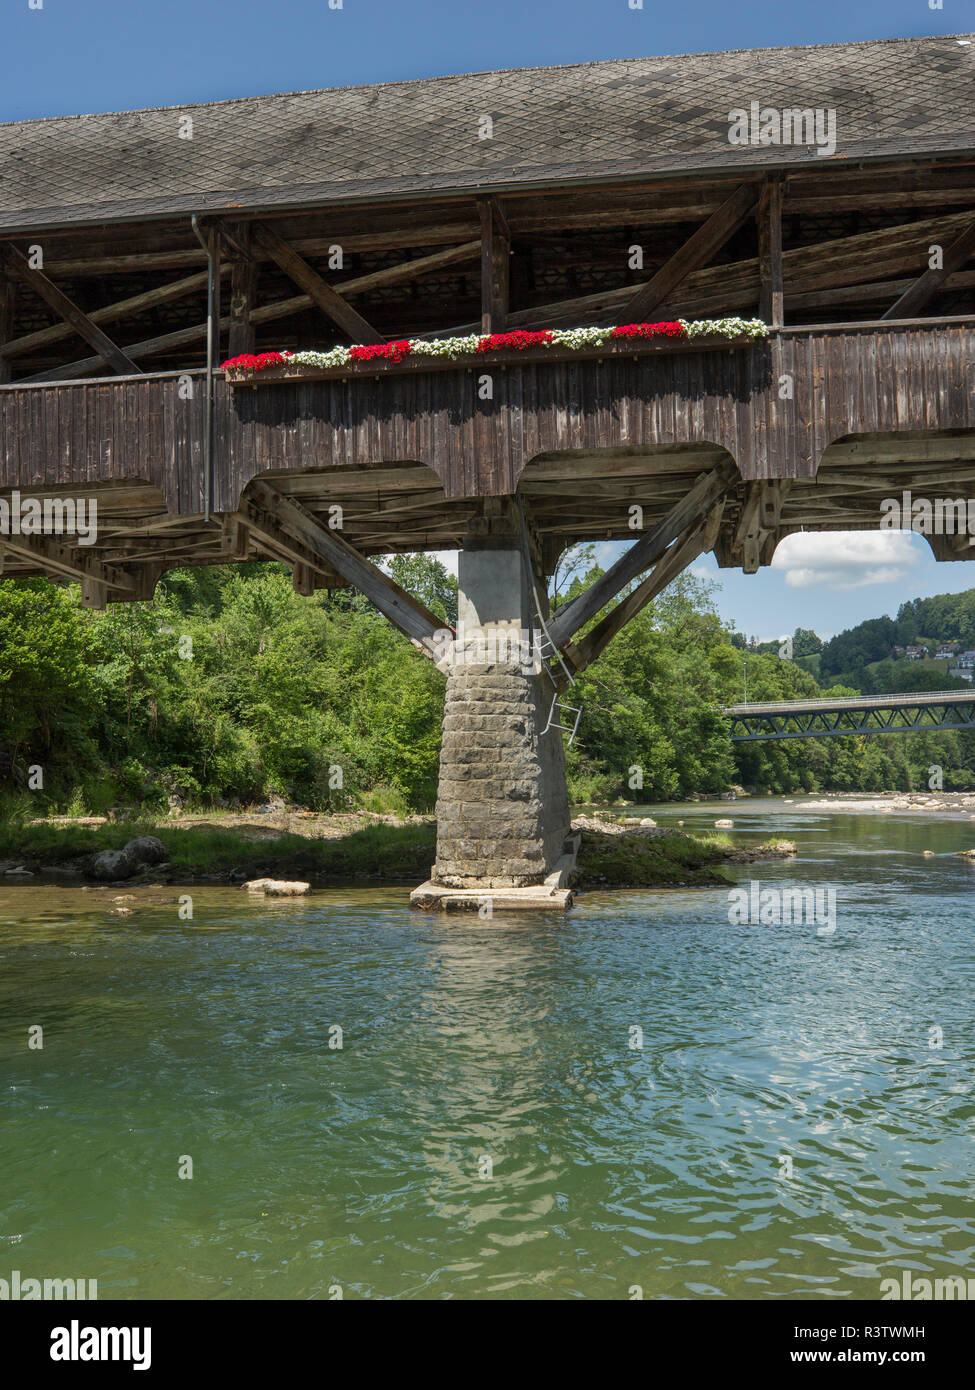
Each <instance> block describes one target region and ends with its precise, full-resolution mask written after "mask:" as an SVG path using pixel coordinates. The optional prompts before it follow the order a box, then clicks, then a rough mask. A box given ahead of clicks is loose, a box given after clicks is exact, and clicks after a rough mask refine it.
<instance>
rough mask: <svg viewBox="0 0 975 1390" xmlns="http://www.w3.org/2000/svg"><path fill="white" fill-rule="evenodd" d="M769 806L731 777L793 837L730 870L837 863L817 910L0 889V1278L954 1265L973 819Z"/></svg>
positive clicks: (974, 1046) (967, 1032)
mask: <svg viewBox="0 0 975 1390" xmlns="http://www.w3.org/2000/svg"><path fill="white" fill-rule="evenodd" d="M778 811H779V814H778V815H777V817H776V819H775V821H774V823H773V822H772V820H771V819H770V814H769V808H768V807H764V806H756V805H751V804H746V805H744V806H742V805H737V806H735V807H734V808H733V810H732V815H733V818H734V819H735V822H736V830H735V834H736V836H738V835H740V836H741V838H742V839H743V840H747V839H748V838H750V837H751V836H754V837H756V838H764V837H765V836H767V835H768V834H769V833H770V831H771V830H775V832H776V833H782V834H786V835H788V836H789V837H790V838H793V839H796V840H797V842H798V844H799V849H800V853H799V856H798V859H797V860H795V861H790V862H777V863H774V864H759V865H754V866H746V867H745V868H743V869H742V871H741V877H742V879H743V880H747V879H749V878H760V879H761V880H762V882H763V883H764V882H780V883H782V884H800V885H812V886H820V885H830V884H833V885H835V886H836V888H837V898H838V902H837V912H838V920H837V931H836V933H835V935H834V936H832V937H821V936H817V934H816V932H815V927H800V926H778V927H769V926H747V925H745V926H739V925H731V924H730V923H729V921H728V912H727V907H728V903H727V895H726V893H725V891H724V890H723V889H716V890H706V891H695V892H692V891H685V892H669V893H613V894H593V895H589V896H586V897H583V898H582V899H580V901H579V905H578V906H577V908H576V909H574V911H573V912H572V913H570V914H569V915H568V916H567V917H550V918H549V917H541V918H540V917H531V918H523V917H510V918H508V919H505V918H503V917H495V919H494V920H493V921H490V922H481V921H479V920H477V919H469V918H456V919H455V918H448V919H441V918H437V917H435V916H427V915H423V914H419V915H418V914H411V913H410V912H409V911H408V910H407V909H406V908H405V906H404V897H405V895H404V894H403V893H402V892H400V891H392V890H382V891H374V890H362V891H359V890H342V891H338V890H336V891H334V892H326V893H321V894H317V895H315V896H313V897H312V898H310V899H308V900H305V901H290V902H289V901H286V900H282V901H278V902H275V901H269V902H266V903H264V902H262V903H261V904H259V905H258V904H255V903H254V902H252V901H250V900H247V899H245V897H244V895H242V894H240V893H238V892H233V891H230V890H224V889H196V890H194V920H193V921H192V922H181V921H180V920H179V918H178V916H177V910H176V906H177V905H176V901H175V899H176V893H177V891H178V890H172V891H171V893H170V894H165V893H157V894H155V895H153V896H152V898H151V899H150V898H149V897H148V896H147V895H146V894H144V893H142V892H141V891H140V892H139V893H138V894H137V902H136V903H135V904H129V906H132V907H133V908H134V911H133V915H132V916H131V917H127V918H118V917H113V916H112V915H111V908H112V902H111V899H112V896H113V895H112V893H111V892H108V891H105V892H101V891H94V892H84V893H83V892H81V891H80V890H76V889H69V890H66V889H64V888H63V887H60V886H59V887H57V888H44V887H41V886H29V887H19V888H11V889H4V890H3V891H2V892H0V1097H2V1101H0V1122H2V1131H0V1133H2V1154H0V1161H2V1170H0V1171H2V1172H3V1190H4V1200H3V1203H2V1214H0V1251H2V1253H0V1277H6V1275H7V1274H8V1273H9V1270H12V1269H14V1268H17V1269H20V1270H21V1271H22V1273H23V1274H24V1276H25V1277H26V1276H28V1275H42V1276H43V1275H45V1274H46V1275H49V1276H50V1275H73V1276H74V1277H78V1278H80V1277H88V1278H97V1279H98V1281H99V1289H100V1291H101V1294H102V1296H103V1297H112V1296H117V1297H131V1298H139V1297H148V1296H162V1297H173V1298H180V1297H255V1298H269V1297H271V1298H273V1297H310V1296H324V1295H325V1293H326V1291H327V1289H328V1287H329V1286H330V1285H332V1284H336V1283H337V1284H341V1285H342V1287H343V1289H344V1291H345V1296H346V1297H356V1296H371V1297H432V1298H444V1297H460V1298H506V1297H556V1298H562V1297H569V1298H571V1297H590V1298H625V1297H626V1296H627V1290H628V1289H629V1287H630V1286H631V1285H633V1284H639V1285H640V1286H641V1287H642V1288H643V1290H644V1296H645V1297H682V1298H686V1297H722V1296H725V1297H726V1296H732V1297H739V1298H757V1299H758V1298H776V1297H811V1298H820V1297H829V1298H844V1297H847V1298H849V1297H854V1298H876V1297H878V1294H879V1285H880V1280H881V1279H882V1278H884V1277H886V1276H887V1275H888V1274H894V1275H895V1276H896V1277H899V1271H900V1270H901V1269H903V1268H909V1269H911V1270H913V1271H915V1272H916V1273H918V1274H919V1275H922V1274H926V1273H929V1272H931V1273H933V1274H935V1275H936V1276H941V1277H943V1276H945V1275H948V1274H952V1273H964V1274H971V1273H972V1265H973V1255H972V1245H973V1234H975V1213H973V1207H972V1200H971V1195H970V1192H971V1173H972V1149H973V1143H972V1134H973V1130H972V1124H973V1119H975V1102H973V1099H972V1095H973V1085H972V1081H973V1062H975V1037H973V1033H972V1027H971V1000H972V996H973V989H972V986H973V959H972V950H971V941H972V932H973V929H975V903H973V899H972V888H973V886H975V878H973V870H972V867H971V865H970V864H969V862H968V861H965V860H962V859H959V858H957V857H955V855H956V854H957V851H958V850H960V849H964V848H969V847H970V845H971V844H972V843H975V828H973V827H972V826H970V825H969V823H968V822H967V821H962V820H957V821H941V822H934V821H930V820H927V819H925V818H924V817H923V816H914V817H907V816H905V817H898V818H893V817H890V818H883V819H881V818H880V817H866V816H864V817H852V816H827V815H820V814H812V813H795V812H792V811H790V809H789V808H785V812H784V814H783V810H782V808H781V807H779V808H778ZM726 812H727V807H726V806H722V807H721V812H718V811H716V809H715V808H714V807H710V808H708V807H702V808H695V809H694V810H690V811H689V810H688V809H687V808H686V807H684V808H674V807H667V808H659V809H655V810H654V812H653V813H654V815H655V816H656V818H657V819H658V820H659V821H660V822H661V823H667V821H668V819H671V820H673V819H676V818H677V817H678V816H680V818H682V819H684V820H685V821H686V822H688V825H689V828H690V826H691V825H693V824H694V823H698V824H701V825H709V824H710V823H711V822H713V820H714V819H715V818H716V816H717V814H719V813H726ZM924 849H934V850H936V851H938V857H937V858H934V859H930V858H929V859H923V858H922V857H921V855H922V851H923V850H924ZM167 896H168V897H169V898H170V901H164V899H165V898H166V897H167ZM36 1024H40V1025H42V1026H43V1028H44V1044H45V1045H44V1048H43V1050H42V1051H32V1050H30V1049H28V1047H27V1045H26V1044H27V1030H28V1028H29V1027H30V1026H31V1025H36ZM334 1025H338V1026H340V1027H341V1028H342V1030H343V1044H344V1045H343V1047H342V1048H341V1050H339V1049H337V1048H334V1047H330V1046H329V1039H330V1031H329V1030H330V1029H331V1028H333V1027H334ZM637 1029H639V1030H642V1048H641V1047H633V1046H631V1045H630V1044H631V1042H634V1041H638V1040H639V1038H640V1034H638V1033H637V1032H636V1031H635V1030H637ZM934 1029H940V1034H937V1033H934V1032H932V1030H934ZM631 1030H634V1031H631ZM332 1036H334V1035H332ZM939 1040H940V1044H941V1045H940V1046H937V1045H935V1046H932V1045H931V1044H932V1042H937V1041H939ZM181 1155H190V1156H192V1158H193V1161H194V1177H193V1179H192V1181H181V1180H180V1179H179V1177H178V1166H179V1161H180V1156H181ZM485 1160H490V1165H488V1164H487V1163H486V1162H485ZM787 1160H788V1161H791V1176H790V1166H789V1162H787Z"/></svg>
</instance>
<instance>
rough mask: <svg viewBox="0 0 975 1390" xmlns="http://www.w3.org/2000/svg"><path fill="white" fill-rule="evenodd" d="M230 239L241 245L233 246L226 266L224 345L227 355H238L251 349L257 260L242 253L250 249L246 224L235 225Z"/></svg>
mask: <svg viewBox="0 0 975 1390" xmlns="http://www.w3.org/2000/svg"><path fill="white" fill-rule="evenodd" d="M232 230H233V232H234V233H235V236H234V240H235V241H236V243H237V245H238V246H239V247H240V248H241V250H240V251H238V250H236V249H235V252H234V258H233V261H232V262H231V266H230V342H229V344H228V346H227V354H228V356H229V357H239V356H240V355H241V353H244V352H253V351H254V342H255V332H254V325H253V324H252V323H251V319H250V316H251V310H252V309H255V308H256V307H257V269H258V267H257V261H256V260H254V259H252V258H251V256H249V255H245V254H242V252H249V251H250V228H249V227H247V226H240V227H235V228H233V229H232Z"/></svg>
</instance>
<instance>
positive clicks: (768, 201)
mask: <svg viewBox="0 0 975 1390" xmlns="http://www.w3.org/2000/svg"><path fill="white" fill-rule="evenodd" d="M783 189H784V180H783V178H782V176H781V175H772V176H771V177H770V178H767V179H766V180H765V182H764V183H763V185H762V192H761V196H760V198H759V201H758V275H759V281H760V284H761V293H760V295H759V302H758V316H759V318H760V319H764V321H765V322H766V323H767V324H769V326H770V327H772V328H781V327H782V324H783V322H784V318H783V315H784V312H785V303H784V300H785V296H784V291H783V285H782V201H783Z"/></svg>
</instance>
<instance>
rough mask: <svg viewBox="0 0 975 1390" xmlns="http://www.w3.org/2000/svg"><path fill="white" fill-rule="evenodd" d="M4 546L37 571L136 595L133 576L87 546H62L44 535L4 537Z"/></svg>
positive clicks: (11, 553) (135, 584) (135, 583)
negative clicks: (102, 562)
mask: <svg viewBox="0 0 975 1390" xmlns="http://www.w3.org/2000/svg"><path fill="white" fill-rule="evenodd" d="M3 547H4V550H5V551H7V552H8V553H9V554H10V555H16V556H18V557H19V558H20V559H21V560H28V561H29V562H30V563H31V564H32V565H33V566H34V567H35V568H36V569H39V570H41V571H43V572H44V573H45V574H49V575H53V576H55V577H56V578H58V579H73V580H75V581H76V582H81V581H93V582H94V583H95V584H96V585H101V586H102V587H103V588H105V589H106V590H107V589H117V590H120V591H121V592H122V593H123V594H134V592H135V591H136V589H137V587H138V585H137V582H136V580H135V579H133V577H132V576H131V575H130V574H126V573H125V571H124V570H120V569H116V568H115V567H114V566H111V565H103V564H101V563H100V562H99V561H98V560H97V559H96V558H95V557H94V556H93V555H92V554H90V553H86V550H87V547H80V546H74V547H69V546H66V545H59V544H57V542H56V541H51V540H47V539H46V538H44V537H42V536H4V538H3Z"/></svg>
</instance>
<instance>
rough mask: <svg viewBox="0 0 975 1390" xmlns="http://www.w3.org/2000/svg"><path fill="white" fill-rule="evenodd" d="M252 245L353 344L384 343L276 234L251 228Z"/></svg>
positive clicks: (383, 339)
mask: <svg viewBox="0 0 975 1390" xmlns="http://www.w3.org/2000/svg"><path fill="white" fill-rule="evenodd" d="M253 237H254V241H255V243H256V244H257V245H258V246H259V247H261V249H262V250H264V251H266V252H267V253H268V255H269V256H270V257H271V259H272V260H273V261H274V262H275V263H276V264H277V265H278V266H279V267H280V268H281V270H283V271H284V273H285V275H287V276H288V277H289V278H290V279H291V280H293V281H294V282H295V284H296V285H297V286H298V288H299V289H300V290H304V292H305V294H307V295H309V296H310V298H311V299H312V301H313V302H314V304H315V305H316V306H317V307H318V308H319V309H320V310H321V311H322V313H323V314H324V315H325V316H326V318H328V319H330V320H331V321H332V322H333V323H337V324H338V325H339V327H340V328H342V329H344V331H345V332H346V333H348V335H349V336H350V338H351V339H352V341H353V342H354V343H384V342H385V341H386V339H385V338H384V337H383V336H382V334H381V333H377V332H376V330H375V329H374V328H373V326H372V324H370V323H367V322H366V320H365V319H364V318H363V317H362V315H361V314H358V313H357V312H356V311H355V309H353V307H352V305H351V304H349V303H348V301H347V300H345V299H343V298H342V296H341V295H340V294H339V293H338V292H337V291H336V290H333V289H332V287H331V285H326V283H325V281H324V280H323V279H322V277H321V276H320V275H319V273H318V271H317V270H313V269H312V267H311V266H310V265H309V264H308V262H307V261H306V260H304V259H303V258H302V257H301V256H299V254H298V252H297V251H295V250H294V248H293V247H291V246H289V245H288V243H287V242H286V241H284V240H283V239H282V238H281V237H280V236H278V234H277V232H275V231H273V230H272V229H271V228H270V227H268V226H266V225H264V224H260V223H259V224H258V225H256V226H255V227H254V228H253Z"/></svg>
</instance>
